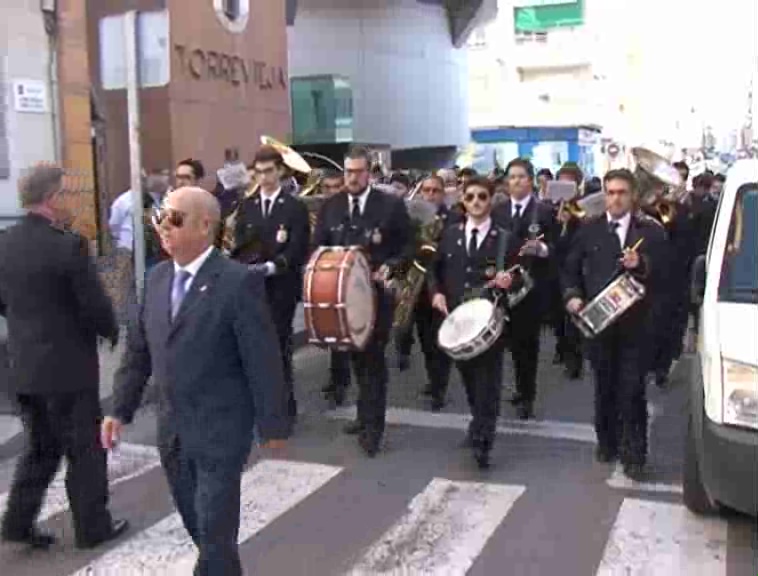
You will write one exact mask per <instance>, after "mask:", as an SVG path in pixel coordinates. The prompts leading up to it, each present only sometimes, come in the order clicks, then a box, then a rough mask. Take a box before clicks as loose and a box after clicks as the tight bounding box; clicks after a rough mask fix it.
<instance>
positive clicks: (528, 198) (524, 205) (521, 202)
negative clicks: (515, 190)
mask: <svg viewBox="0 0 758 576" xmlns="http://www.w3.org/2000/svg"><path fill="white" fill-rule="evenodd" d="M531 201H532V195H531V194H529V195H527V196H526V197H525V198H522V199H521V200H515V199H514V198H511V218H515V217H516V206H521V211H520V212H519V216H523V215H524V212H526V209H527V208H529V202H531Z"/></svg>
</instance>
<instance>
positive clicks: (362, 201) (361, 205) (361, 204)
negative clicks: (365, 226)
mask: <svg viewBox="0 0 758 576" xmlns="http://www.w3.org/2000/svg"><path fill="white" fill-rule="evenodd" d="M369 192H371V186H369V187H368V188H366V189H365V190H364V191H363V192H361V193H360V195H358V196H353V195H352V194H348V195H347V197H348V199H349V200H350V202H349V205H348V208H347V209H348V212H349V213H350V214H352V213H353V201H354V200H355V198H358V209H359V210H360V211H361V216H363V213H364V212H365V210H366V201H367V200H368V195H369Z"/></svg>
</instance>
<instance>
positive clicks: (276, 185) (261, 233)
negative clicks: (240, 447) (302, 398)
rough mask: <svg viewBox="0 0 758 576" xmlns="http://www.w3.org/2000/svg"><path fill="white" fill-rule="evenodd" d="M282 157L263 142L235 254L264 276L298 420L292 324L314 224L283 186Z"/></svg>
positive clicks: (293, 412)
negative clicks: (254, 187) (254, 188)
mask: <svg viewBox="0 0 758 576" xmlns="http://www.w3.org/2000/svg"><path fill="white" fill-rule="evenodd" d="M283 165H284V161H283V159H282V155H281V154H280V153H279V152H278V151H277V150H276V148H274V147H272V146H262V147H261V148H260V149H259V150H258V152H257V153H256V155H255V159H254V160H253V169H254V171H255V177H256V179H257V182H258V184H259V193H258V194H253V195H250V196H248V197H247V198H245V199H243V200H242V201H241V202H240V205H239V210H238V212H237V217H236V220H235V230H234V236H235V240H234V249H233V251H232V253H231V256H232V258H234V259H235V260H237V261H239V262H242V263H243V264H247V265H248V266H249V267H250V268H251V269H252V270H254V271H257V272H260V273H261V274H263V275H264V276H265V277H266V282H265V283H266V294H267V296H268V302H269V304H270V306H271V315H272V318H273V320H274V324H275V325H276V331H277V334H278V336H279V346H280V350H281V354H282V364H283V368H284V380H285V385H286V386H287V396H288V398H289V415H290V418H291V419H292V421H293V422H294V420H296V419H297V401H296V400H295V392H294V382H293V380H294V376H293V370H292V322H293V319H294V317H295V310H296V308H297V302H298V300H299V299H300V298H301V297H302V294H301V290H302V268H303V266H304V265H305V262H306V260H307V258H308V249H309V242H310V224H309V221H308V209H307V208H306V206H305V204H303V203H302V202H301V201H300V200H298V199H297V198H296V197H295V196H292V195H291V194H287V193H284V192H283V191H282V188H281V186H280V181H281V179H280V177H281V170H282V168H283Z"/></svg>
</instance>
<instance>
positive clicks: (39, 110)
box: [13, 80, 48, 114]
mask: <svg viewBox="0 0 758 576" xmlns="http://www.w3.org/2000/svg"><path fill="white" fill-rule="evenodd" d="M13 102H14V104H15V109H16V112H30V113H33V114H46V113H47V111H48V104H47V84H45V83H44V82H42V81H41V80H14V81H13Z"/></svg>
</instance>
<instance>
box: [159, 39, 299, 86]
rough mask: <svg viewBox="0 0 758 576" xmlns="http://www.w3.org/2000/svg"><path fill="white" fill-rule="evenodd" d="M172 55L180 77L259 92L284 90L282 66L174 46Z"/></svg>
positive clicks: (222, 53)
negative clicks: (242, 87) (217, 82)
mask: <svg viewBox="0 0 758 576" xmlns="http://www.w3.org/2000/svg"><path fill="white" fill-rule="evenodd" d="M174 54H176V57H177V59H178V60H179V68H180V69H181V71H182V73H184V74H189V75H190V76H191V77H192V78H194V79H195V80H219V81H221V82H227V83H229V84H231V85H233V86H240V85H243V84H244V85H252V86H254V87H256V88H258V89H259V90H274V89H282V90H286V88H287V76H286V74H285V72H284V69H283V68H282V67H281V66H275V65H271V64H268V63H266V62H262V61H260V60H254V59H248V58H243V57H241V56H237V55H235V54H226V53H224V52H218V51H215V50H203V49H202V48H189V47H187V46H184V45H182V44H174Z"/></svg>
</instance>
